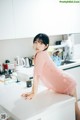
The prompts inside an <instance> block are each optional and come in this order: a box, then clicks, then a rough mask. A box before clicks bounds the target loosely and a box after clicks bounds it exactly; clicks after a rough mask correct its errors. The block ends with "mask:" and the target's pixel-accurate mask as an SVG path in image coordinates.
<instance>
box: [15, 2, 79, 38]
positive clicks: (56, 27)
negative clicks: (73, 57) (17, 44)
mask: <svg viewBox="0 0 80 120" xmlns="http://www.w3.org/2000/svg"><path fill="white" fill-rule="evenodd" d="M13 7H14V16H15V25H16V37H17V38H19V37H22V38H23V37H34V36H35V35H36V34H37V33H40V32H43V33H47V34H48V35H58V34H69V33H75V32H76V33H77V32H79V30H80V27H79V26H80V22H79V21H80V17H79V11H80V8H79V7H77V6H74V4H73V5H72V4H63V3H60V2H59V1H56V0H43V1H42V0H13Z"/></svg>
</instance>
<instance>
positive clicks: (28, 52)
mask: <svg viewBox="0 0 80 120" xmlns="http://www.w3.org/2000/svg"><path fill="white" fill-rule="evenodd" d="M61 39H62V36H61V35H58V36H50V45H52V44H54V43H55V41H56V40H61ZM32 46H33V38H21V39H10V40H0V63H3V62H4V61H5V59H9V60H10V61H11V62H13V60H14V58H15V57H16V56H20V57H26V56H32V55H33V54H34V51H33V48H32Z"/></svg>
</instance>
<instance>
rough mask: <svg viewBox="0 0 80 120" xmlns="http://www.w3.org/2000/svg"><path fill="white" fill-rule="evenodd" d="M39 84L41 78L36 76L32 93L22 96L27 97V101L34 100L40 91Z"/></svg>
mask: <svg viewBox="0 0 80 120" xmlns="http://www.w3.org/2000/svg"><path fill="white" fill-rule="evenodd" d="M38 84H39V77H38V76H36V75H35V76H34V79H33V86H32V91H31V92H29V93H23V94H22V96H23V97H25V99H29V100H30V99H32V98H33V97H34V96H35V95H36V94H37V91H38Z"/></svg>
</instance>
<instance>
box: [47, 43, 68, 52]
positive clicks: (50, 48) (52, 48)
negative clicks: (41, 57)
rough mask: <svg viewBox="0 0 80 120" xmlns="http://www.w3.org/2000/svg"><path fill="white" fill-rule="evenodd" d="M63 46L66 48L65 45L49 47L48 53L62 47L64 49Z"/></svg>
mask: <svg viewBox="0 0 80 120" xmlns="http://www.w3.org/2000/svg"><path fill="white" fill-rule="evenodd" d="M65 46H66V44H62V45H52V46H49V48H48V52H52V51H53V50H54V49H57V48H63V47H65Z"/></svg>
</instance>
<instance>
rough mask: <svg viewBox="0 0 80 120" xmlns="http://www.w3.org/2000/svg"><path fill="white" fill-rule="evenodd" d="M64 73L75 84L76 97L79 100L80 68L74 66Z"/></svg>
mask: <svg viewBox="0 0 80 120" xmlns="http://www.w3.org/2000/svg"><path fill="white" fill-rule="evenodd" d="M65 72H67V73H68V74H70V75H71V76H72V77H73V78H74V80H75V81H76V83H77V95H78V99H80V66H76V67H73V68H70V69H66V70H65Z"/></svg>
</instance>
